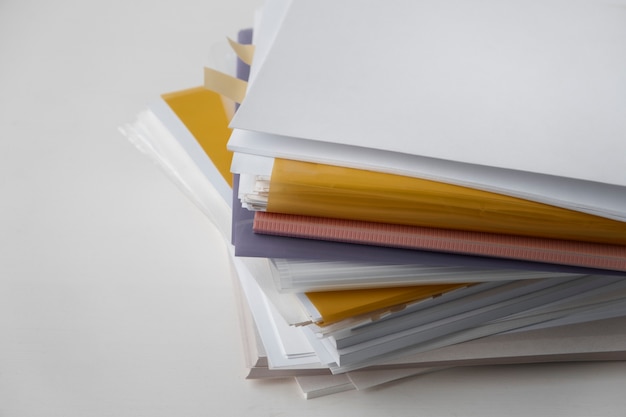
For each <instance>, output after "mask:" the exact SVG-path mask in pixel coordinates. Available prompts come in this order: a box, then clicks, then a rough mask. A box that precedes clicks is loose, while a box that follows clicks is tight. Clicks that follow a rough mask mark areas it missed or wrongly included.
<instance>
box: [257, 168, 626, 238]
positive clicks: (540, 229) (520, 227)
mask: <svg viewBox="0 0 626 417" xmlns="http://www.w3.org/2000/svg"><path fill="white" fill-rule="evenodd" d="M269 189H270V191H269V197H268V204H267V211H269V212H275V213H286V214H302V215H309V216H318V217H330V218H338V219H352V220H364V221H372V222H381V223H394V224H403V225H413V226H426V227H435V228H445V229H457V230H468V231H478V232H490V233H504V234H511V235H522V236H535V237H544V238H553V239H566V240H575V241H587V242H597V243H608V244H618V245H624V244H626V223H624V222H620V221H616V220H611V219H606V218H603V217H599V216H594V215H591V214H587V213H582V212H577V211H573V210H568V209H563V208H559V207H554V206H550V205H547V204H542V203H537V202H534V201H529V200H524V199H521V198H516V197H510V196H506V195H501V194H496V193H491V192H487V191H481V190H477V189H472V188H467V187H461V186H457V185H451V184H445V183H440V182H436V181H429V180H424V179H420V178H412V177H405V176H400V175H392V174H385V173H380V172H372V171H365V170H359V169H351V168H344V167H338V166H331V165H322V164H315V163H308V162H300V161H292V160H285V159H276V160H275V161H274V168H273V171H272V177H271V182H270V187H269Z"/></svg>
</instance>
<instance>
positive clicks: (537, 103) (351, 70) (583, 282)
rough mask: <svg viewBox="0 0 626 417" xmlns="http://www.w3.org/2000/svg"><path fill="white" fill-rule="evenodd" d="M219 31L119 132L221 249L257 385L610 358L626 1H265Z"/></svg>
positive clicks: (617, 336)
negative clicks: (200, 77)
mask: <svg viewBox="0 0 626 417" xmlns="http://www.w3.org/2000/svg"><path fill="white" fill-rule="evenodd" d="M229 42H230V44H231V46H232V49H233V51H234V52H235V53H236V55H237V56H238V65H237V74H236V76H234V75H229V74H225V73H223V72H219V71H216V70H214V69H212V68H205V70H204V77H205V79H204V81H205V82H204V86H202V87H197V88H191V89H188V90H184V91H179V92H175V93H170V94H164V95H163V96H162V100H160V101H158V102H157V103H155V104H154V105H153V106H151V107H150V109H149V110H147V111H145V112H143V113H141V114H140V115H139V117H138V119H137V121H136V122H135V123H133V124H130V125H128V126H125V127H124V128H123V131H124V133H125V134H126V135H127V136H128V137H129V138H130V139H131V140H132V141H133V142H134V143H135V144H136V145H137V146H138V147H139V148H140V149H141V150H143V151H145V152H146V153H148V154H149V155H150V156H151V157H152V158H153V159H154V160H155V161H157V162H158V163H159V164H160V165H161V166H162V167H163V168H164V169H165V170H166V172H168V174H170V176H171V178H172V179H173V180H174V181H175V182H176V183H177V184H178V185H180V187H181V189H182V190H184V191H185V193H186V194H187V195H188V196H189V197H190V198H191V199H192V200H193V201H194V202H196V204H197V205H198V207H200V209H202V210H203V212H204V213H205V214H206V215H207V216H208V217H209V218H210V219H211V220H212V221H213V223H214V224H215V225H216V226H217V227H218V228H219V229H220V231H221V232H222V233H223V235H224V237H225V239H226V241H227V242H228V245H229V247H230V248H231V255H232V256H231V258H232V264H233V267H234V268H233V271H234V272H235V273H234V276H233V278H234V280H233V282H234V283H235V287H236V288H237V291H238V293H239V295H240V297H239V300H240V301H241V303H240V310H241V326H242V329H243V334H244V341H245V346H246V352H247V354H248V366H249V368H250V372H249V377H250V378H272V377H296V379H297V381H298V383H299V384H300V387H301V388H302V391H303V393H304V394H305V396H307V397H309V398H311V397H314V396H318V395H324V394H329V393H334V392H338V391H343V390H348V389H362V388H367V387H371V386H374V385H378V384H381V383H384V382H387V381H391V380H395V379H399V378H404V377H407V376H411V375H416V374H420V373H424V372H432V371H435V370H437V369H441V368H445V367H450V366H461V365H479V364H502V363H528V362H546V361H571V360H623V359H626V279H625V278H626V165H624V157H625V155H626V140H625V139H626V3H624V2H622V1H617V2H615V1H614V2H604V1H599V0H596V1H592V0H586V1H585V0H580V1H573V2H572V1H561V0H543V1H535V0H531V1H512V2H501V1H496V0H484V1H460V0H458V1H455V0H448V1H435V0H432V1H431V0H417V1H415V0H412V1H401V0H399V1H393V2H381V1H374V0H365V1H363V0H358V1H357V0H342V1H340V2H336V1H330V0H318V1H315V2H308V1H298V0H293V1H289V0H269V1H268V2H267V3H266V5H265V6H264V7H263V8H262V9H261V10H260V11H258V13H257V15H256V23H255V27H254V29H253V30H243V31H241V32H240V36H239V39H238V41H237V42H235V41H232V40H230V41H229ZM233 61H234V60H233ZM234 103H237V109H236V111H235V106H234Z"/></svg>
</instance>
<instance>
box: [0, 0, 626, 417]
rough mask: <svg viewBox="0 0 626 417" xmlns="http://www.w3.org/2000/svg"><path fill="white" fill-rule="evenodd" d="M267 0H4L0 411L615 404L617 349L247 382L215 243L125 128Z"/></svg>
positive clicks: (317, 410) (411, 409) (623, 381)
mask: <svg viewBox="0 0 626 417" xmlns="http://www.w3.org/2000/svg"><path fill="white" fill-rule="evenodd" d="M259 4H260V0H258V1H257V0H236V1H233V0H230V1H226V0H223V1H216V0H205V1H199V0H177V1H173V0H164V1H121V0H109V1H79V0H75V1H71V0H60V1H54V2H53V1H34V0H33V1H31V0H2V1H1V2H0V132H1V133H0V191H1V195H0V416H2V417H14V416H20V417H21V416H24V417H36V416H46V417H51V416H63V417H71V416H81V417H82V416H244V415H245V416H317V415H319V416H342V417H349V416H359V417H366V416H375V415H376V416H379V415H380V416H502V415H509V416H526V415H550V416H555V415H563V416H595V415H598V416H624V415H626V395H625V394H626V363H581V364H548V365H527V366H494V367H483V368H466V369H456V370H449V371H444V372H440V373H435V374H431V375H426V376H422V377H417V378H413V379H411V380H408V381H403V382H401V383H393V384H390V385H386V386H383V387H380V388H376V389H372V390H366V391H361V392H357V391H353V392H346V393H341V394H337V395H332V396H329V397H324V398H319V399H315V400H309V401H306V400H303V399H302V398H301V397H300V394H299V391H298V388H297V386H296V385H295V383H294V382H293V381H292V380H285V381H246V380H244V379H243V376H244V369H243V354H242V349H241V344H240V340H239V330H238V328H237V319H236V316H235V315H236V310H235V304H234V298H233V292H232V288H231V283H230V281H229V276H228V274H229V273H228V265H227V262H226V259H227V258H226V252H225V248H224V246H223V244H222V241H221V238H220V237H219V235H218V233H217V231H216V230H215V229H214V228H213V227H212V225H211V224H210V223H209V222H208V221H207V220H206V219H205V218H204V217H203V215H202V214H201V213H200V212H199V210H197V209H196V208H195V206H193V205H192V204H191V203H190V202H189V201H188V200H187V199H186V198H185V197H184V196H183V195H182V194H181V193H180V192H179V191H178V190H177V189H176V188H175V186H174V185H172V184H171V183H170V182H169V180H168V179H167V178H166V177H165V176H164V175H163V174H162V173H161V172H160V171H159V169H158V168H157V167H156V166H155V165H154V164H152V162H150V161H149V160H147V159H146V158H145V157H144V156H143V155H141V154H140V153H139V152H138V151H137V150H135V149H134V148H133V146H131V145H130V144H129V143H128V142H127V141H126V139H125V138H123V137H122V136H121V135H120V134H119V133H118V131H117V127H118V126H119V125H121V124H122V123H125V122H127V121H130V120H131V119H132V118H133V117H134V115H135V114H136V113H137V112H138V111H140V110H141V109H143V107H144V106H145V105H146V104H147V103H149V102H150V101H152V100H154V99H155V98H156V97H157V96H158V95H159V94H160V93H164V92H168V91H175V90H180V89H184V88H188V87H193V86H196V85H200V84H201V83H202V67H203V66H204V65H205V64H206V63H207V62H211V61H212V60H213V58H211V53H212V52H211V51H212V50H213V49H212V46H213V45H215V44H220V45H221V44H222V43H223V42H224V41H225V36H235V35H236V33H237V30H238V29H240V28H243V27H248V26H251V24H252V12H253V10H254V8H255V7H256V6H258V5H259Z"/></svg>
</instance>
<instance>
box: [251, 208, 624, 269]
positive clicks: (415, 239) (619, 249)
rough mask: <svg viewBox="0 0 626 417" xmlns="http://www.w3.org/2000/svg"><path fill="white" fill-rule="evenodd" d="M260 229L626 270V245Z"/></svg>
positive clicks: (328, 222) (307, 227)
mask: <svg viewBox="0 0 626 417" xmlns="http://www.w3.org/2000/svg"><path fill="white" fill-rule="evenodd" d="M253 230H254V232H255V233H259V234H267V235H278V236H289V237H298V238H306V239H316V240H327V241H336V242H348V243H358V244H365V245H373V246H388V247H396V248H405V249H421V250H431V251H439V252H449V253H458V254H465V255H480V256H491V257H497V258H507V259H518V260H525V261H535V262H546V263H553V264H561V265H571V266H582V267H587V268H600V269H608V270H615V271H626V246H622V245H608V244H601V243H589V242H577V241H570V240H559V239H546V238H533V237H526V236H515V235H505V234H496V233H483V232H469V231H461V230H449V229H436V228H429V227H419V226H404V225H396V224H388V223H374V222H365V221H358V220H344V219H331V218H323V217H311V216H300V215H292V214H280V213H268V212H256V213H255V216H254V223H253Z"/></svg>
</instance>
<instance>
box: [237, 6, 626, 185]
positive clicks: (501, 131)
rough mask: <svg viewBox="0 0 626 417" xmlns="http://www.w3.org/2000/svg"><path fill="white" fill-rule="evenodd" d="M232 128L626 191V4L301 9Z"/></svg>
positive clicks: (276, 42) (293, 11) (290, 15)
mask: <svg viewBox="0 0 626 417" xmlns="http://www.w3.org/2000/svg"><path fill="white" fill-rule="evenodd" d="M261 62H262V65H261V66H260V67H257V68H255V69H254V73H255V77H254V82H252V83H251V84H250V85H249V88H248V92H247V95H246V98H245V100H244V102H243V103H242V105H241V106H240V108H239V110H238V112H237V114H236V116H235V118H234V120H233V122H232V126H233V127H235V128H238V129H244V130H250V131H257V132H263V133H269V134H275V135H282V136H288V137H294V138H300V139H307V140H311V141H317V142H319V143H320V144H321V143H336V144H343V145H349V146H358V147H366V148H373V149H378V150H384V151H392V152H400V153H406V154H410V155H420V156H425V157H429V158H437V159H442V160H447V161H455V162H464V163H469V164H477V165H482V166H490V167H499V168H508V169H513V170H521V171H527V172H533V173H539V174H547V175H555V176H561V177H566V178H573V179H580V180H588V181H596V182H602V183H606V184H614V185H620V186H626V164H624V156H625V155H626V3H624V2H623V1H621V0H615V1H600V0H596V1H591V0H587V1H584V0H569V1H563V0H541V1H539V0H525V1H521V0H519V1H517V0H510V1H502V0H476V1H468V0H392V1H381V0H341V1H332V0H316V1H301V0H295V1H293V2H292V3H291V5H290V6H289V8H288V10H287V12H286V14H285V17H284V19H283V20H282V24H281V26H280V28H279V29H278V32H277V34H276V36H275V38H274V39H273V42H272V45H271V47H270V48H269V49H268V50H267V53H266V54H265V56H264V59H263V60H262V61H261Z"/></svg>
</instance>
